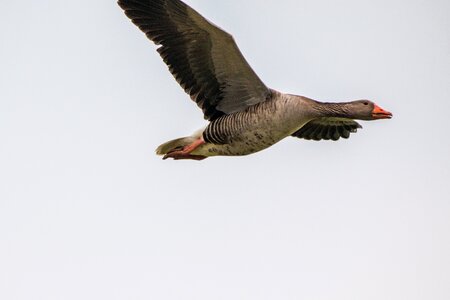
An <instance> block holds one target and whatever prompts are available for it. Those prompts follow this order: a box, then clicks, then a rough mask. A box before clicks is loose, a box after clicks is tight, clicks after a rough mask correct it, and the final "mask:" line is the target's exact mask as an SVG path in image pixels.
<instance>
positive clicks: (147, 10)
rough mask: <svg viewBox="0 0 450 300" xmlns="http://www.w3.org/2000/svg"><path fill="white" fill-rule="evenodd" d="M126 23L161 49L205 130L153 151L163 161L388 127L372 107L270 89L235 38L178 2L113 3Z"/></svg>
mask: <svg viewBox="0 0 450 300" xmlns="http://www.w3.org/2000/svg"><path fill="white" fill-rule="evenodd" d="M118 4H119V6H120V7H121V8H122V9H123V10H124V12H125V14H126V16H128V18H130V19H131V21H132V22H133V23H134V24H135V25H136V26H138V27H139V29H140V30H142V31H143V32H144V33H145V34H146V36H147V37H148V38H149V39H150V40H151V41H153V42H154V43H155V44H156V45H158V46H159V47H158V48H157V52H158V53H159V54H160V56H161V57H162V59H163V60H164V62H165V63H166V64H167V66H168V67H169V70H170V72H171V73H172V75H173V76H174V77H175V79H176V81H177V82H178V83H179V84H180V85H181V87H182V88H183V89H184V91H185V92H186V93H187V94H188V95H189V96H190V97H191V99H192V100H193V101H195V102H196V103H197V105H198V106H199V108H201V109H202V111H203V115H204V118H205V119H206V120H207V121H209V123H208V125H207V126H206V127H205V128H203V129H201V130H199V131H197V132H195V133H194V134H192V135H191V136H187V137H182V138H178V139H174V140H171V141H168V142H166V143H164V144H162V145H160V146H159V147H158V148H157V149H156V154H157V155H162V156H163V159H168V158H172V159H175V160H180V159H192V160H203V159H205V158H207V157H211V156H241V155H248V154H252V153H255V152H258V151H261V150H263V149H266V148H268V147H270V146H272V145H274V144H275V143H277V142H279V141H281V140H282V139H284V138H286V137H289V136H293V137H296V138H300V139H306V140H315V141H320V140H333V141H337V140H339V139H340V138H344V139H347V138H349V136H350V134H351V133H354V132H356V131H357V130H358V129H359V128H362V127H361V125H360V124H359V123H357V122H356V121H355V120H365V121H369V120H378V119H390V118H392V114H391V113H390V112H388V111H386V110H384V109H382V108H381V107H379V106H378V105H376V104H375V103H373V102H372V101H369V100H357V101H351V102H341V103H329V102H320V101H316V100H313V99H310V98H307V97H304V96H298V95H292V94H285V93H281V92H279V91H276V90H274V89H271V88H268V87H267V86H266V85H265V84H264V83H263V82H262V81H261V79H260V78H259V77H258V75H257V74H256V73H255V72H254V71H253V69H252V68H251V67H250V65H249V64H248V63H247V61H246V60H245V58H244V56H243V55H242V53H241V52H240V50H239V48H238V46H237V44H236V42H235V40H234V38H233V37H232V36H231V35H230V34H229V33H227V32H225V31H224V30H222V29H221V28H219V27H218V26H216V25H215V24H213V23H212V22H210V21H208V20H207V19H205V18H204V17H203V16H202V15H200V14H199V13H198V12H197V11H195V10H194V9H193V8H191V7H190V6H188V5H187V4H185V3H184V2H182V1H180V0H119V1H118Z"/></svg>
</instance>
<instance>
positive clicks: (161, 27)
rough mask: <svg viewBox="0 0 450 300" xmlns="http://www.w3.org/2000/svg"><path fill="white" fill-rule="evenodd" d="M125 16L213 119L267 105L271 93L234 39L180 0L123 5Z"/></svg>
mask: <svg viewBox="0 0 450 300" xmlns="http://www.w3.org/2000/svg"><path fill="white" fill-rule="evenodd" d="M118 4H119V5H120V7H122V8H123V9H124V10H125V14H126V15H127V16H128V17H129V18H130V19H131V20H132V21H133V23H134V24H136V25H137V26H138V27H139V28H140V29H141V30H142V31H143V32H144V33H145V34H146V35H147V37H148V38H149V39H150V40H152V41H153V42H154V43H155V44H157V45H161V47H159V48H158V52H159V54H160V55H161V57H162V58H163V60H164V62H165V63H166V64H167V65H168V66H169V70H170V72H171V73H172V74H173V75H174V77H175V79H176V80H177V81H178V83H179V84H180V85H181V86H182V87H183V89H184V90H185V91H186V93H188V94H189V95H190V96H191V98H192V100H194V101H195V102H197V105H198V106H199V107H200V108H201V109H202V110H203V113H204V115H205V118H206V119H208V120H214V119H217V118H218V117H220V116H222V115H224V114H231V113H234V112H237V111H241V110H244V109H245V108H247V107H249V106H252V105H255V104H257V103H259V102H263V101H265V100H266V99H268V98H269V97H270V94H271V93H270V90H269V89H268V88H267V87H266V86H265V85H264V83H263V82H262V81H261V80H260V79H259V78H258V76H257V75H256V73H255V72H254V71H253V70H252V69H251V67H250V65H249V64H248V63H247V61H246V60H245V58H244V57H243V56H242V54H241V52H240V51H239V48H238V47H237V45H236V43H235V41H234V39H233V37H232V36H231V35H230V34H228V33H226V32H225V31H223V30H221V29H220V28H218V27H217V26H215V25H213V24H212V23H211V22H209V21H208V20H206V19H205V18H203V17H202V16H201V15H200V14H199V13H197V12H196V11H195V10H193V9H192V8H191V7H189V6H188V5H186V4H185V3H183V2H181V1H179V0H119V1H118Z"/></svg>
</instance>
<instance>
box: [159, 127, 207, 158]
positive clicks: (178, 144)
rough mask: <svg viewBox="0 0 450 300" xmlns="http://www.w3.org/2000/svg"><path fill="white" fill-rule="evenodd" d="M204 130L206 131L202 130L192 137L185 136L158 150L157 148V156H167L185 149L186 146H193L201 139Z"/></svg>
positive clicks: (169, 142)
mask: <svg viewBox="0 0 450 300" xmlns="http://www.w3.org/2000/svg"><path fill="white" fill-rule="evenodd" d="M203 130H204V129H201V130H199V131H197V132H195V133H194V134H193V135H191V136H185V137H182V138H178V139H174V140H170V141H168V142H165V143H164V144H162V145H160V146H159V147H158V148H156V154H157V155H166V154H167V153H169V152H173V151H176V150H181V149H183V147H184V146H187V145H190V144H192V143H193V142H195V141H196V140H197V139H198V138H199V137H201V136H202V133H203Z"/></svg>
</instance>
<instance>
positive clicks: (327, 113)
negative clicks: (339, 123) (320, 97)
mask: <svg viewBox="0 0 450 300" xmlns="http://www.w3.org/2000/svg"><path fill="white" fill-rule="evenodd" d="M313 101H314V102H313V105H312V106H311V107H312V110H313V113H314V114H316V115H317V116H318V117H331V118H350V119H351V118H353V116H352V113H351V109H350V106H349V102H341V103H331V102H319V101H315V100H313Z"/></svg>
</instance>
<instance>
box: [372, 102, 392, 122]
mask: <svg viewBox="0 0 450 300" xmlns="http://www.w3.org/2000/svg"><path fill="white" fill-rule="evenodd" d="M372 118H374V119H375V120H376V119H390V118H392V114H391V113H390V112H388V111H387V110H384V109H382V108H381V107H379V106H378V105H376V104H375V106H374V108H373V110H372Z"/></svg>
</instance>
